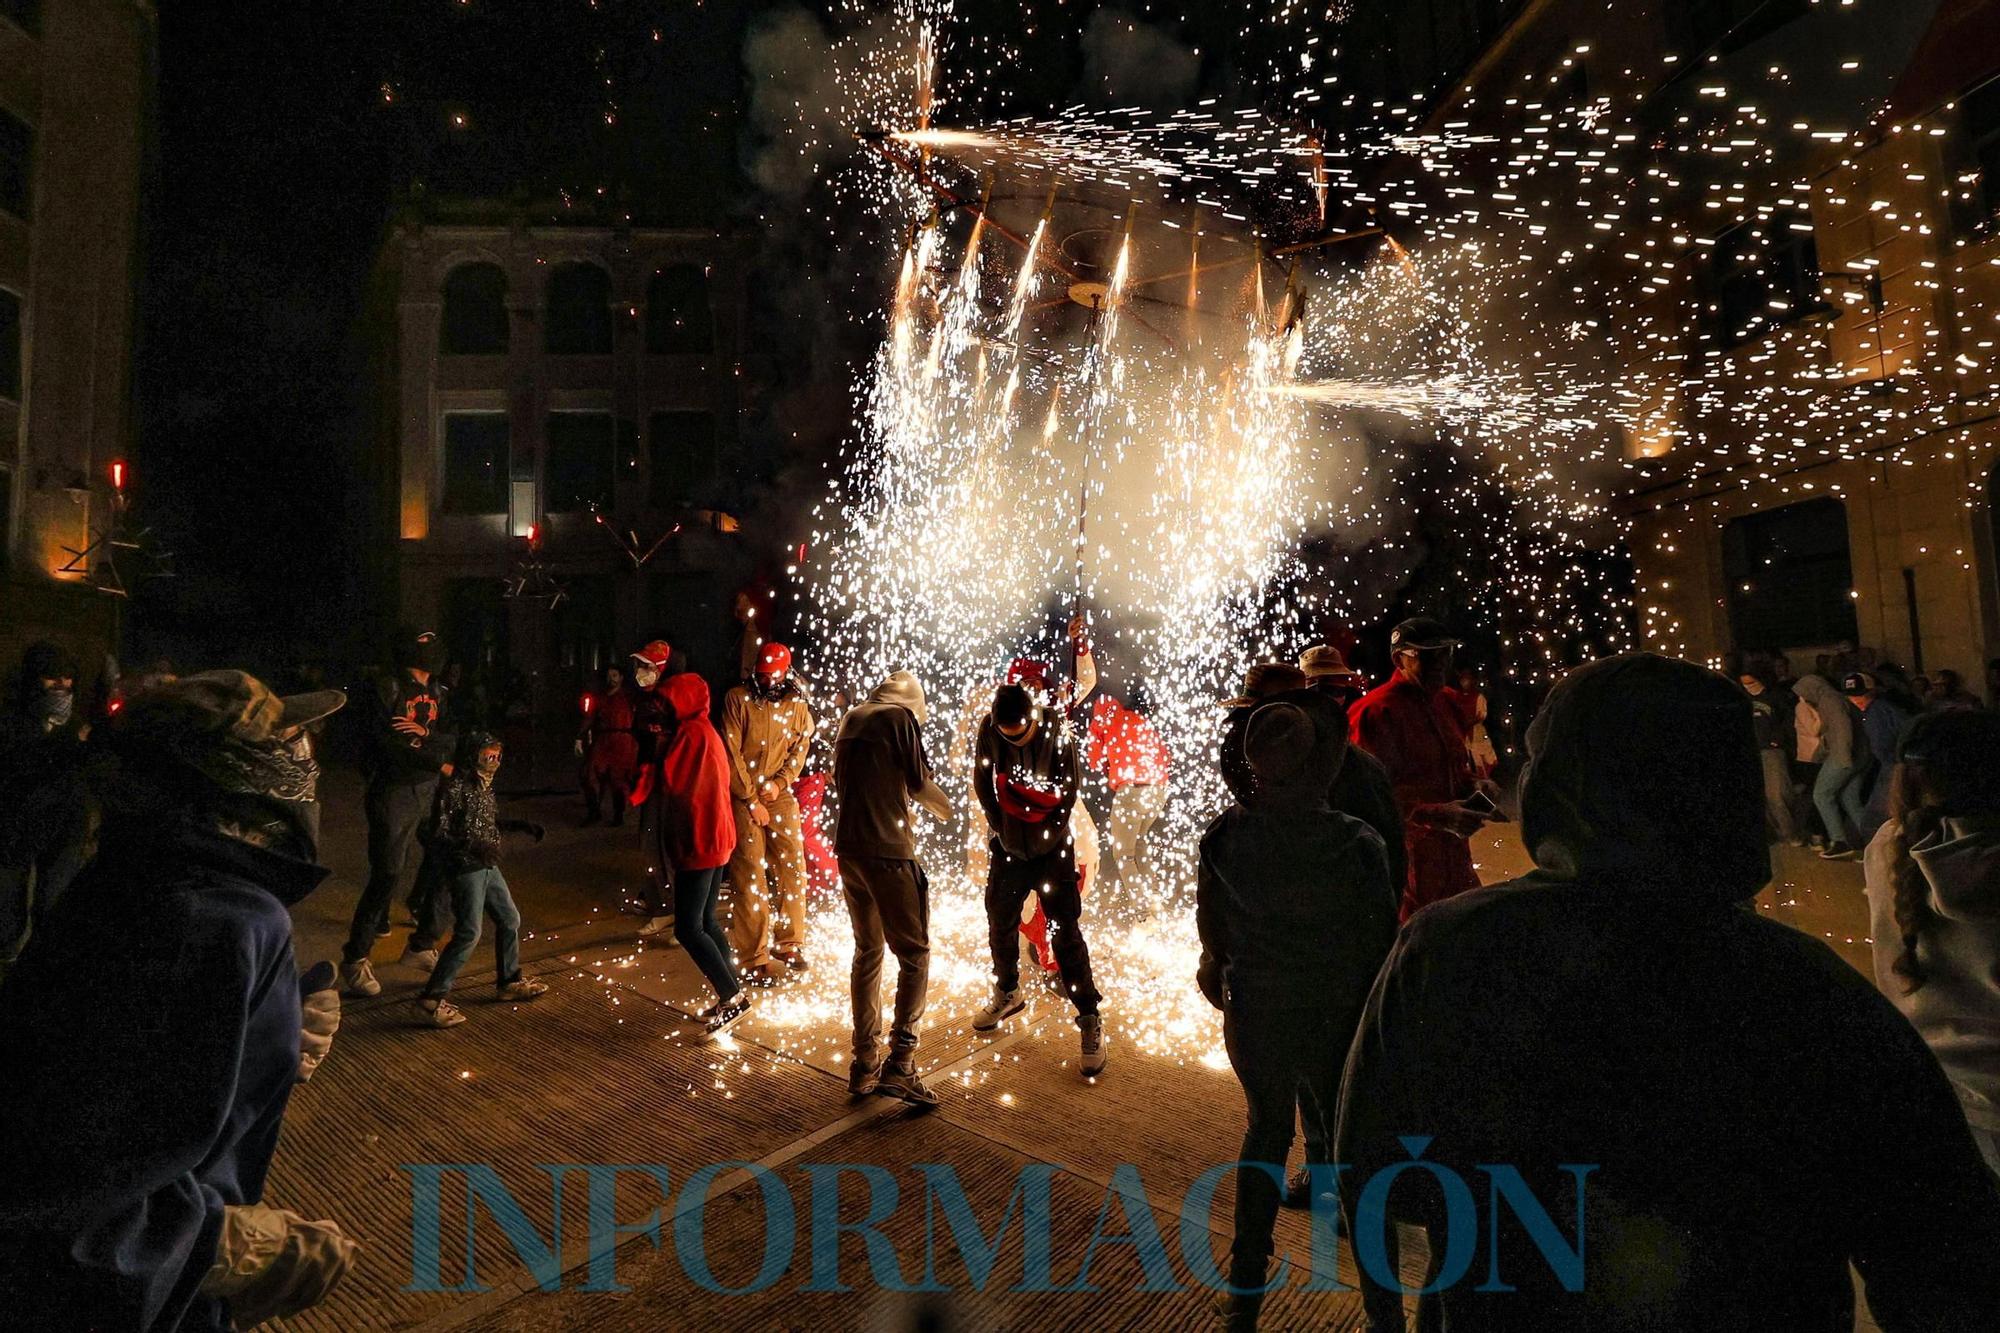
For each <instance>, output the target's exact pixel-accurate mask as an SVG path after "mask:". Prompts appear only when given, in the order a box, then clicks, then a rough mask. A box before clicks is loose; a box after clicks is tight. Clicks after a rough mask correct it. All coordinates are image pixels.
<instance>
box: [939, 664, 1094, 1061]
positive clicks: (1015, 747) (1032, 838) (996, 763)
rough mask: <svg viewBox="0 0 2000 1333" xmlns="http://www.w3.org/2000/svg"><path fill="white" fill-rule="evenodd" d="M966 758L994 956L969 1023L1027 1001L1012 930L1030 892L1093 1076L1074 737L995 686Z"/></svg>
mask: <svg viewBox="0 0 2000 1333" xmlns="http://www.w3.org/2000/svg"><path fill="white" fill-rule="evenodd" d="M973 757H974V758H973V772H972V781H973V791H974V793H975V794H976V795H977V796H978V798H979V806H980V809H981V810H982V811H984V812H985V815H986V824H987V830H988V832H989V834H990V835H991V839H992V841H991V843H990V851H991V855H992V862H991V867H990V869H989V870H988V871H987V876H986V927H987V938H988V943H989V944H990V946H991V948H992V952H993V998H992V999H990V1000H989V1001H987V1003H986V1004H985V1005H984V1006H983V1007H982V1008H981V1009H980V1010H979V1011H978V1013H977V1014H975V1015H974V1017H973V1020H972V1026H973V1029H974V1030H975V1031H978V1032H990V1031H992V1030H993V1029H994V1028H997V1027H998V1026H1000V1024H1001V1023H1002V1022H1004V1021H1005V1020H1006V1019H1008V1018H1010V1017H1012V1016H1013V1015H1015V1014H1018V1013H1020V1012H1021V1010H1022V1009H1024V1008H1026V1007H1027V1001H1026V999H1025V998H1024V997H1023V996H1022V994H1021V950H1020V946H1019V944H1018V943H1016V936H1017V934H1018V932H1019V930H1020V924H1021V908H1022V905H1023V904H1025V903H1026V902H1027V901H1028V899H1029V898H1030V896H1034V897H1036V898H1038V899H1039V900H1040V902H1041V905H1042V910H1043V911H1044V912H1045V913H1047V915H1048V920H1049V927H1050V935H1051V939H1050V947H1051V948H1052V949H1053V950H1054V952H1055V956H1056V966H1057V968H1058V970H1059V973H1060V975H1061V978H1062V984H1063V988H1064V991H1065V993H1066V994H1068V996H1069V998H1070V1001H1071V1003H1073V1004H1074V1005H1075V1006H1076V1015H1077V1018H1076V1024H1077V1028H1078V1031H1079V1032H1080V1034H1081V1048H1082V1057H1081V1060H1080V1062H1079V1065H1080V1068H1081V1069H1082V1071H1083V1074H1084V1076H1085V1077H1093V1076H1095V1075H1096V1074H1097V1073H1099V1072H1100V1071H1101V1070H1102V1069H1103V1068H1104V1025H1103V1020H1102V1018H1101V1017H1100V1016H1099V1014H1098V1004H1099V1001H1100V997H1099V995H1098V992H1097V985H1096V982H1095V981H1094V980H1092V978H1091V972H1090V947H1089V945H1087V944H1086V943H1085V942H1084V938H1083V927H1082V924H1081V921H1080V918H1081V916H1082V913H1083V899H1082V896H1081V893H1080V891H1079V888H1078V875H1077V866H1076V850H1075V844H1074V841H1073V839H1072V836H1071V833H1070V812H1071V811H1072V810H1073V809H1074V808H1075V807H1076V804H1077V794H1078V792H1079V791H1080V789H1081V787H1082V784H1083V761H1082V756H1081V754H1080V753H1079V747H1078V745H1077V740H1076V735H1075V733H1074V732H1073V731H1071V729H1070V726H1069V723H1068V721H1067V720H1066V719H1065V718H1064V717H1063V715H1062V713H1061V712H1060V711H1058V710H1057V709H1055V708H1054V707H1052V706H1049V705H1046V704H1043V703H1041V702H1039V701H1038V700H1037V699H1036V697H1035V696H1034V695H1032V694H1030V693H1029V692H1028V691H1027V689H1025V688H1024V687H1022V686H1020V685H1002V686H1001V687H1000V688H999V689H998V690H995V691H994V693H993V707H992V709H991V711H989V712H988V713H987V715H986V718H985V719H984V720H983V721H982V722H981V723H980V724H979V738H978V740H977V742H976V743H975V744H974V747H973Z"/></svg>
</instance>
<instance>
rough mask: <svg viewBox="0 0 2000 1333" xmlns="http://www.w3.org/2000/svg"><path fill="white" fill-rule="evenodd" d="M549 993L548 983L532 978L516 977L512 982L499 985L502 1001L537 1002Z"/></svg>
mask: <svg viewBox="0 0 2000 1333" xmlns="http://www.w3.org/2000/svg"><path fill="white" fill-rule="evenodd" d="M548 993H549V983H548V982H546V981H536V980H535V979H533V978H532V977H516V978H514V979H513V980H512V981H503V982H501V983H500V998H501V999H502V1000H522V1001H526V1000H538V999H540V998H541V997H542V996H544V995H547V994H548Z"/></svg>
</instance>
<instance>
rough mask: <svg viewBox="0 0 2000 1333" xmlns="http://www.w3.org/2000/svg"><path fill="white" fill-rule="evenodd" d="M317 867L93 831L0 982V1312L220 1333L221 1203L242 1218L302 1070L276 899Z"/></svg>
mask: <svg viewBox="0 0 2000 1333" xmlns="http://www.w3.org/2000/svg"><path fill="white" fill-rule="evenodd" d="M326 873H327V872H326V871H325V870H324V869H322V868H320V867H319V866H315V865H311V864H308V863H307V862H304V861H300V860H295V859H293V858H291V857H288V856H283V855H280V854H278V853H276V852H272V851H268V850H265V849H262V848H258V847H253V846H251V845H249V844H247V843H243V842H239V841H237V840H235V839H233V838H228V837H225V836H223V835H222V834H219V833H214V832H208V831H203V830H201V829H198V828H195V827H192V826H188V825H177V826H170V827H146V828H143V829H137V830H132V831H130V832H129V833H121V832H120V831H119V829H118V828H117V827H112V828H109V829H108V830H107V833H106V836H105V839H104V846H103V849H102V850H101V851H100V853H99V855H98V857H97V859H96V861H95V862H93V863H92V865H91V867H90V868H89V869H88V870H87V871H86V872H85V873H84V875H83V876H82V877H81V878H80V879H78V881H77V882H76V884H75V885H74V886H73V887H72V889H71V890H70V892H69V893H68V894H67V895H66V896H65V897H64V898H63V899H62V900H61V901H60V902H58V903H57V904H56V905H55V907H54V908H53V909H52V910H51V912H50V913H49V916H48V918H47V919H46V921H45V922H44V923H43V925H42V927H41V929H39V930H38V931H37V932H36V935H35V938H34V940H33V942H32V943H31V944H30V946H29V947H28V949H27V951H26V952H25V953H24V954H23V955H22V959H21V962H20V965H19V966H18V967H17V968H16V969H15V970H14V972H13V973H12V974H11V975H10V976H9V977H8V979H7V983H6V985H5V986H4V987H0V1070H5V1071H6V1072H5V1075H4V1077H0V1256H4V1258H0V1310H5V1311H7V1312H8V1314H7V1316H6V1318H8V1319H10V1320H23V1321H27V1322H31V1323H32V1324H33V1325H34V1326H35V1327H38V1328H48V1329H121V1330H148V1331H150V1330H168V1329H177V1330H182V1331H183V1333H187V1331H189V1330H214V1331H215V1333H221V1331H222V1330H224V1329H226V1328H228V1326H229V1325H228V1320H227V1318H226V1315H225V1311H224V1309H223V1306H222V1304H221V1303H220V1302H218V1301H217V1300H215V1299H213V1298H211V1297H205V1296H200V1295H197V1294H196V1288H197V1287H199V1285H200V1284H201V1281H202V1279H203V1277H204V1276H205V1275H206V1274H207V1272H208V1269H209V1266H210V1265H211V1264H212V1263H213V1262H214V1260H215V1251H216V1238H217V1235H218V1233H219V1231H220V1228H221V1226H222V1212H223V1208H224V1206H225V1205H230V1204H244V1203H256V1202H259V1201H260V1200H261V1198H262V1195H263V1191H264V1176H265V1172H266V1170H267V1169H268V1168H269V1166H270V1164H271V1155H272V1152H273V1151H274V1149H275V1148H276V1146H277V1141H278V1130H279V1125H280V1123H281V1122H282V1120H283V1118H284V1113H285V1105H286V1102H287V1100H288V1099H289V1098H290V1096H291V1090H292V1085H293V1084H294V1082H295V1081H296V1080H297V1078H298V1073H299V1029H300V1022H299V1019H300V1014H299V976H298V970H297V967H296V965H295V963H294V961H293V958H292V923H291V918H290V917H289V916H288V915H287V913H286V908H287V906H288V905H290V904H292V903H295V902H297V901H298V900H299V899H301V898H303V897H304V896H305V895H306V894H307V893H308V892H310V891H311V890H312V888H313V887H314V886H315V885H317V884H318V883H319V882H320V880H321V879H323V878H324V877H325V875H326Z"/></svg>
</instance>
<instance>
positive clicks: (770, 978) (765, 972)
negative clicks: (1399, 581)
mask: <svg viewBox="0 0 2000 1333" xmlns="http://www.w3.org/2000/svg"><path fill="white" fill-rule="evenodd" d="M784 979H785V969H784V965H783V964H781V963H767V964H765V965H764V966H763V967H752V968H746V969H745V970H744V972H743V975H742V976H741V977H740V978H739V980H741V981H742V983H743V984H744V985H746V986H749V987H752V988H754V989H756V990H769V989H771V987H773V986H775V985H777V984H778V983H779V982H781V981H783V980H784Z"/></svg>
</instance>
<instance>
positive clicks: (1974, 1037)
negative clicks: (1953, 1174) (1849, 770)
mask: <svg viewBox="0 0 2000 1333" xmlns="http://www.w3.org/2000/svg"><path fill="white" fill-rule="evenodd" d="M1896 759H1897V763H1896V768H1895V770H1894V774H1893V776H1892V778H1891V789H1890V801H1891V804H1890V815H1889V821H1888V822H1887V823H1886V824H1884V825H1883V826H1882V828H1881V829H1880V831H1878V832H1877V833H1876V835H1875V839H1874V841H1873V842H1871V843H1869V845H1868V855H1867V859H1866V863H1865V864H1866V870H1867V876H1868V908H1869V916H1870V918H1871V924H1872V925H1873V930H1872V932H1871V933H1872V935H1873V936H1874V955H1875V982H1876V984H1877V985H1878V986H1879V987H1881V990H1882V993H1883V994H1884V995H1886V996H1888V997H1889V999H1890V1001H1891V1002H1892V1003H1893V1004H1895V1006H1896V1007H1897V1008H1898V1009H1900V1010H1902V1011H1903V1013H1904V1015H1905V1016H1907V1017H1908V1018H1909V1020H1910V1022H1911V1023H1913V1024H1915V1025H1916V1029H1917V1031H1918V1032H1919V1033H1921V1034H1922V1035H1923V1038H1924V1040H1925V1042H1927V1043H1928V1044H1929V1045H1930V1048H1931V1050H1932V1052H1933V1053H1934V1054H1935V1055H1936V1056H1937V1058H1938V1063H1940V1064H1942V1065H1943V1066H1944V1072H1945V1074H1946V1075H1947V1076H1948V1077H1949V1078H1950V1079H1951V1085H1952V1089H1953V1091H1955V1092H1956V1093H1957V1094H1958V1099H1959V1102H1960V1103H1961V1104H1962V1105H1963V1106H1964V1107H1965V1118H1966V1120H1967V1122H1968V1123H1969V1124H1970V1125H1971V1126H1972V1137H1973V1139H1974V1140H1975V1141H1976V1142H1977V1143H1978V1144H1979V1150H1980V1152H1981V1153H1983V1154H1984V1155H1985V1157H1986V1164H1987V1166H1989V1167H1991V1168H1992V1170H1993V1172H1994V1174H1995V1175H1996V1176H2000V713H1990V712H1977V713H1975V712H1964V711H1952V712H1944V713H1933V714H1930V715H1928V716H1925V717H1921V718H1919V719H1917V721H1916V722H1914V723H1912V724H1911V726H1910V729H1909V730H1908V731H1907V732H1905V733H1904V735H1903V739H1902V743H1901V745H1900V746H1899V747H1898V749H1897V752H1896Z"/></svg>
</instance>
